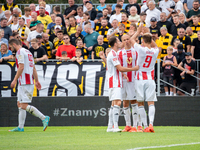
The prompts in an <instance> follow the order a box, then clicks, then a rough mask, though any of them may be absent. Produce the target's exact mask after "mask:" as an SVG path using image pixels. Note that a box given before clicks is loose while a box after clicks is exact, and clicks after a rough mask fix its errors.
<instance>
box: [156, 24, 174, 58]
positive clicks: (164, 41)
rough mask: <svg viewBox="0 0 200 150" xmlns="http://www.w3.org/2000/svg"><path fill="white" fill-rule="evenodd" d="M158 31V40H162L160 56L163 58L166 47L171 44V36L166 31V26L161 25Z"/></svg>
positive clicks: (165, 53)
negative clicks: (159, 34)
mask: <svg viewBox="0 0 200 150" xmlns="http://www.w3.org/2000/svg"><path fill="white" fill-rule="evenodd" d="M160 33H161V36H160V37H159V40H160V41H161V42H162V51H161V55H160V58H161V59H163V58H164V57H165V56H167V47H168V46H170V45H171V41H172V38H173V36H172V35H170V34H169V33H168V31H167V28H166V27H161V28H160Z"/></svg>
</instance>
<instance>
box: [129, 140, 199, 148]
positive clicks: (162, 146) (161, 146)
mask: <svg viewBox="0 0 200 150" xmlns="http://www.w3.org/2000/svg"><path fill="white" fill-rule="evenodd" d="M195 144H200V142H196V143H183V144H172V145H160V146H149V147H136V148H134V149H128V150H140V149H147V148H148V149H150V148H164V147H174V146H185V145H195Z"/></svg>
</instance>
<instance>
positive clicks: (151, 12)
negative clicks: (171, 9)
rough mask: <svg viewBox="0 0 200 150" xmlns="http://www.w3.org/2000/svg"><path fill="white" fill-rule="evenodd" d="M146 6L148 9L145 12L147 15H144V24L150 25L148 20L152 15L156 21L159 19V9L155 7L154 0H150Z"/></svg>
mask: <svg viewBox="0 0 200 150" xmlns="http://www.w3.org/2000/svg"><path fill="white" fill-rule="evenodd" d="M148 6H149V9H148V10H147V11H146V14H147V17H146V20H145V22H146V24H147V27H149V26H150V20H151V18H152V17H155V18H156V20H157V21H159V20H160V13H161V12H160V10H158V9H157V8H156V7H155V2H154V1H150V2H149V3H148Z"/></svg>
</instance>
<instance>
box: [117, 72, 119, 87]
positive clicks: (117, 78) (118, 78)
mask: <svg viewBox="0 0 200 150" xmlns="http://www.w3.org/2000/svg"><path fill="white" fill-rule="evenodd" d="M117 80H118V87H120V78H119V70H117Z"/></svg>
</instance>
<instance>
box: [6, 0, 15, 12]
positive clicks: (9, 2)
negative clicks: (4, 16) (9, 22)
mask: <svg viewBox="0 0 200 150" xmlns="http://www.w3.org/2000/svg"><path fill="white" fill-rule="evenodd" d="M11 7H13V8H18V5H17V4H15V3H13V0H6V3H5V4H4V5H3V6H2V10H3V11H6V10H10V8H11Z"/></svg>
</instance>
